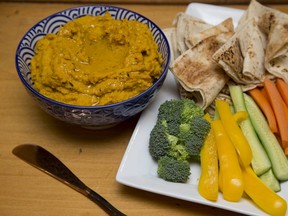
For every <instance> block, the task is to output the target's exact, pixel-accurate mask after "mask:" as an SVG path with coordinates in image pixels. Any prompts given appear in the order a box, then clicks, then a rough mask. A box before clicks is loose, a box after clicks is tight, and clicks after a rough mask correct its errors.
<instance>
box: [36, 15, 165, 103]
mask: <svg viewBox="0 0 288 216" xmlns="http://www.w3.org/2000/svg"><path fill="white" fill-rule="evenodd" d="M162 62H163V60H162V57H161V54H160V53H159V52H158V47H157V44H156V43H155V41H154V39H153V36H152V34H151V31H150V30H149V28H148V27H147V26H146V25H145V24H143V23H140V22H138V21H129V20H126V19H125V20H115V19H113V18H112V17H111V15H110V14H109V13H106V14H105V15H104V16H84V17H81V18H78V19H75V20H74V21H70V22H68V23H66V24H65V25H64V26H63V27H61V28H60V30H59V32H58V33H57V34H48V35H46V36H45V37H43V38H42V39H40V40H39V41H38V43H37V45H36V49H35V56H34V57H33V59H32V60H31V77H32V81H33V82H34V87H35V88H36V90H37V91H39V92H40V93H41V94H43V95H45V96H46V97H49V98H51V99H54V100H56V101H59V102H63V103H67V104H73V105H80V106H91V105H92V106H97V105H106V104H112V103H117V102H120V101H123V100H126V99H129V98H131V97H133V96H136V95H138V94H139V93H141V92H143V91H144V90H146V89H147V88H149V87H150V86H151V85H152V84H153V82H154V81H155V79H157V78H159V76H160V74H161V65H162Z"/></svg>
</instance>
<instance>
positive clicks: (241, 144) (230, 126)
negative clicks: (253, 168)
mask: <svg viewBox="0 0 288 216" xmlns="http://www.w3.org/2000/svg"><path fill="white" fill-rule="evenodd" d="M216 109H217V112H218V113H219V116H220V119H221V122H222V123H223V126H224V128H225V130H226V132H227V134H228V136H229V138H230V139H231V141H232V143H233V144H234V146H235V148H236V151H237V153H238V156H239V158H240V160H241V162H242V164H243V165H244V166H249V165H250V163H251V161H252V150H251V148H250V145H249V143H248V141H247V140H246V137H245V136H244V135H243V133H242V131H241V129H240V128H239V126H238V124H237V122H236V121H235V119H234V118H233V115H232V113H231V111H230V107H229V104H228V102H226V101H223V100H216Z"/></svg>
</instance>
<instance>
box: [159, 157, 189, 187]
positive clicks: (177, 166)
mask: <svg viewBox="0 0 288 216" xmlns="http://www.w3.org/2000/svg"><path fill="white" fill-rule="evenodd" d="M157 173H158V175H159V177H160V178H162V179H164V180H166V181H170V182H179V183H184V182H187V180H188V178H189V176H190V165H189V162H188V161H183V160H177V159H175V158H173V157H169V156H163V157H161V158H160V159H159V160H158V170H157Z"/></svg>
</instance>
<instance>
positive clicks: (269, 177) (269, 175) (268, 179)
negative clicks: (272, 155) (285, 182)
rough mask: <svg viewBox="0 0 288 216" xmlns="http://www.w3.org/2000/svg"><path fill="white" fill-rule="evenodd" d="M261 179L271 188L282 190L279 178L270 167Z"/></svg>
mask: <svg viewBox="0 0 288 216" xmlns="http://www.w3.org/2000/svg"><path fill="white" fill-rule="evenodd" d="M259 177H260V179H261V181H263V182H264V183H265V184H266V185H267V186H268V187H269V188H271V189H272V190H273V191H275V192H279V191H281V186H280V183H279V181H278V179H277V178H276V177H275V175H274V173H273V171H272V169H269V170H268V171H267V172H266V173H264V174H262V175H261V176H259Z"/></svg>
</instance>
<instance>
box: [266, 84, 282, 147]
mask: <svg viewBox="0 0 288 216" xmlns="http://www.w3.org/2000/svg"><path fill="white" fill-rule="evenodd" d="M264 88H265V90H266V92H267V95H268V97H269V101H270V103H271V106H272V109H273V110H274V114H275V117H276V120H277V124H278V130H279V133H280V138H281V143H282V145H283V147H288V122H287V120H286V118H285V111H284V107H283V104H282V102H281V101H282V98H281V95H280V93H279V91H278V89H277V87H276V85H275V84H274V83H273V82H272V81H271V80H269V79H265V80H264Z"/></svg>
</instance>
